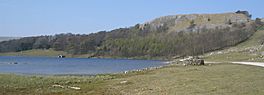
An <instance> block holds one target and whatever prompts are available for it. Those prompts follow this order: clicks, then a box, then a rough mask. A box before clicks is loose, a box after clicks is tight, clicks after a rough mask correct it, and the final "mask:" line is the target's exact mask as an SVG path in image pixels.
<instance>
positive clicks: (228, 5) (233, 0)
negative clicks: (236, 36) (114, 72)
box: [0, 0, 264, 37]
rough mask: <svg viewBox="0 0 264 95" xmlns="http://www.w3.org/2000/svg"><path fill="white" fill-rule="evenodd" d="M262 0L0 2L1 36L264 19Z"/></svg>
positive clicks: (81, 32) (1, 0) (3, 0)
mask: <svg viewBox="0 0 264 95" xmlns="http://www.w3.org/2000/svg"><path fill="white" fill-rule="evenodd" d="M263 4H264V0H0V36H9V37H26V36H39V35H54V34H59V33H74V34H89V33H95V32H98V31H104V30H106V31H109V30H112V29H116V28H124V27H130V26H133V25H135V24H138V23H144V22H146V21H150V20H152V19H155V18H157V17H160V16H166V15H177V14H193V13H199V14H202V13H223V12H235V11H237V10H247V11H249V12H250V13H251V14H252V15H253V18H256V17H260V18H261V17H264V11H263V8H262V7H263Z"/></svg>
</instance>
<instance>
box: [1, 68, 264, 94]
mask: <svg viewBox="0 0 264 95" xmlns="http://www.w3.org/2000/svg"><path fill="white" fill-rule="evenodd" d="M263 73H264V69H263V68H261V67H255V66H245V65H235V64H213V65H207V66H182V65H172V66H169V67H164V68H161V69H158V70H150V71H142V72H133V73H128V74H114V75H97V76H93V77H92V76H19V75H10V74H1V75H0V90H1V92H0V94H2V95H30V94H31V95H33V94H34V95H36V94H37V95H39V94H44V95H74V94H75V95H262V94H263V93H264V90H263V89H264V80H263V79H264V75H263ZM122 82H123V83H122ZM53 85H61V86H64V88H61V87H54V86H53ZM68 86H72V87H80V88H81V89H80V90H75V89H71V88H69V87H68Z"/></svg>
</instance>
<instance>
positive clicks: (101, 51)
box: [0, 11, 257, 59]
mask: <svg viewBox="0 0 264 95" xmlns="http://www.w3.org/2000/svg"><path fill="white" fill-rule="evenodd" d="M256 26H257V24H256V23H255V21H254V20H251V19H250V15H249V13H248V12H246V11H238V12H236V13H222V14H188V15H175V16H165V17H160V18H157V19H154V20H152V21H150V22H146V23H144V24H137V25H135V26H132V27H129V28H120V29H115V30H112V31H100V32H98V33H92V34H88V35H78V34H70V33H68V34H58V35H54V36H37V37H26V38H21V39H18V40H12V41H7V42H1V43H0V52H2V53H3V52H19V51H25V50H32V49H54V50H56V51H65V52H67V53H69V54H72V55H89V56H90V57H106V56H108V57H109V56H110V57H127V58H155V57H159V58H161V57H162V58H165V59H169V58H172V57H180V56H188V55H200V54H203V53H206V52H210V51H213V50H218V49H221V48H225V47H229V46H233V45H236V44H238V43H240V42H242V41H244V40H246V39H248V38H249V37H250V36H251V35H252V34H254V32H255V31H256Z"/></svg>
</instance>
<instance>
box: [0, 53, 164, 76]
mask: <svg viewBox="0 0 264 95" xmlns="http://www.w3.org/2000/svg"><path fill="white" fill-rule="evenodd" d="M162 65H165V63H164V61H157V60H128V59H93V58H92V59H88V58H53V57H12V56H0V73H15V74H43V75H57V74H85V75H94V74H107V73H118V72H124V71H128V70H137V69H143V68H149V67H157V66H162Z"/></svg>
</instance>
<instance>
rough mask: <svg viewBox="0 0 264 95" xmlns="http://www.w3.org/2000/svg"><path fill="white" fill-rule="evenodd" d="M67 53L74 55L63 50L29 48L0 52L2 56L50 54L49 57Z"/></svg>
mask: <svg viewBox="0 0 264 95" xmlns="http://www.w3.org/2000/svg"><path fill="white" fill-rule="evenodd" d="M60 54H62V55H66V56H67V57H71V56H72V55H70V54H67V53H66V52H63V51H55V50H52V49H48V50H28V51H21V52H9V53H0V56H49V57H56V56H58V55H60Z"/></svg>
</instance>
